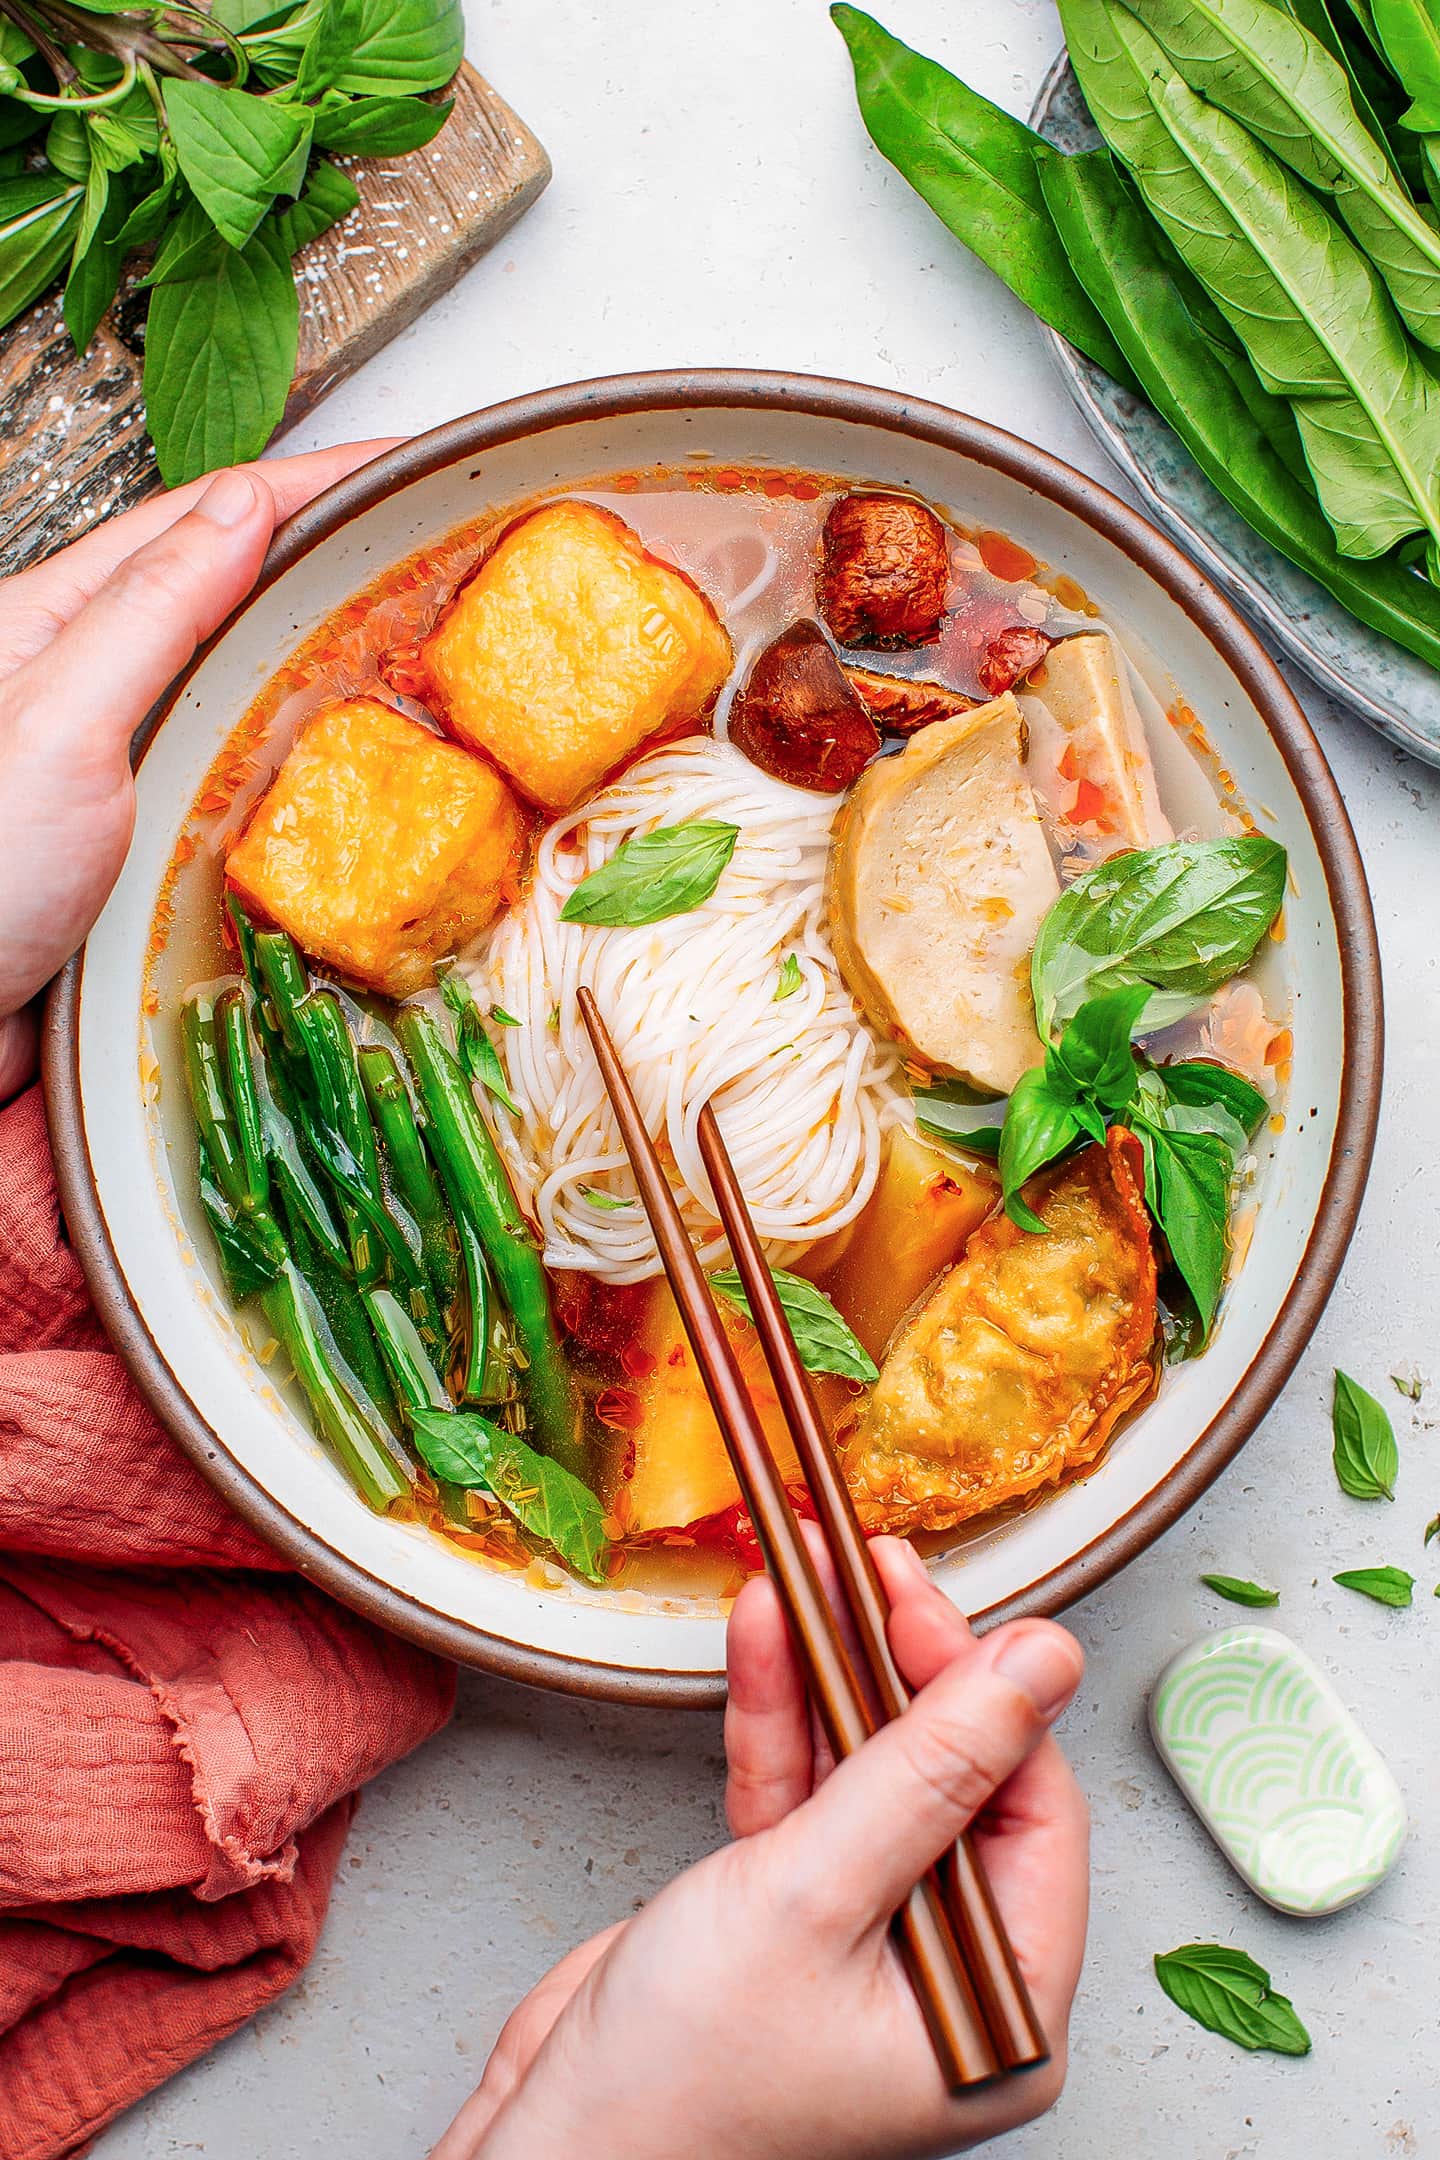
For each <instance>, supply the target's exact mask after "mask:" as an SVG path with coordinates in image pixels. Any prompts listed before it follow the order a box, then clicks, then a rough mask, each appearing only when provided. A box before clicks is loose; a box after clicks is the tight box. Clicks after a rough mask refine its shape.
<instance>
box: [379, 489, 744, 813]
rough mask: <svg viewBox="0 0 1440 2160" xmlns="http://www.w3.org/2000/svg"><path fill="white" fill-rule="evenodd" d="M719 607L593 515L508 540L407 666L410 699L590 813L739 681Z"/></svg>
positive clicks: (623, 531)
mask: <svg viewBox="0 0 1440 2160" xmlns="http://www.w3.org/2000/svg"><path fill="white" fill-rule="evenodd" d="M731 658H732V655H731V649H730V640H729V638H728V636H727V635H726V633H725V630H724V628H723V626H722V624H721V622H720V619H719V617H718V616H717V615H716V613H715V610H714V609H713V608H712V607H711V605H710V602H709V601H708V600H707V599H706V597H705V595H704V594H703V593H702V592H701V591H700V589H699V587H698V586H696V585H692V584H691V582H690V580H689V579H688V578H687V577H683V576H682V575H681V573H680V572H679V571H678V570H674V569H672V568H671V567H670V565H669V564H668V563H664V562H661V561H660V560H659V558H658V557H657V556H654V555H652V554H650V553H649V551H648V550H647V549H646V548H645V547H644V546H643V545H642V543H641V541H640V539H639V536H638V535H637V534H636V533H633V532H632V531H631V530H630V527H629V526H628V525H626V524H625V523H624V521H623V520H622V519H620V518H618V517H616V516H615V515H614V514H613V512H611V511H609V510H602V509H599V508H597V506H596V505H595V504H594V503H584V502H557V503H547V504H546V505H545V507H544V508H543V509H540V510H533V511H531V513H530V514H529V516H528V517H523V518H521V519H520V520H519V522H518V523H517V524H514V525H512V526H511V527H510V529H509V531H508V532H505V533H503V534H502V535H501V537H500V539H499V540H498V541H497V542H496V543H495V546H494V547H493V548H492V549H491V551H490V553H489V554H488V555H487V556H486V557H485V559H484V561H483V562H482V563H481V565H480V567H479V569H478V570H476V571H475V572H474V574H473V575H472V576H471V577H469V578H467V580H466V581H465V583H464V584H463V585H462V586H461V587H460V589H459V591H458V592H457V593H456V595H455V597H454V599H453V600H452V601H451V602H450V605H449V606H448V607H447V608H446V610H445V612H444V614H443V615H442V616H441V617H440V620H439V622H438V623H437V624H436V626H435V628H434V630H433V631H432V632H431V633H430V635H429V637H428V638H426V639H425V641H424V643H423V644H422V645H421V647H420V648H419V652H418V655H416V656H415V658H414V660H413V661H407V664H406V682H407V686H408V687H410V688H413V689H414V690H415V691H416V693H417V694H418V695H421V696H423V697H424V698H425V700H426V702H427V703H428V704H429V705H430V706H431V708H432V710H433V711H434V712H435V713H436V714H437V715H438V716H439V717H440V718H441V719H442V720H443V721H444V722H445V723H446V725H447V726H448V727H449V728H451V729H452V730H453V732H454V733H455V734H456V735H458V736H459V738H460V740H461V741H462V742H463V743H467V744H468V745H469V746H470V747H471V748H472V749H475V750H480V751H482V752H483V753H484V755H485V756H486V757H489V758H493V759H494V761H495V763H496V764H497V765H498V766H499V767H500V769H501V771H502V772H505V773H508V774H509V776H510V778H511V779H512V780H513V781H514V782H515V784H516V786H517V787H518V788H519V789H520V791H521V793H522V794H525V795H528V796H529V797H530V798H531V800H532V801H533V802H537V803H539V804H540V805H541V806H542V808H544V809H546V810H551V811H554V810H564V809H567V808H568V807H569V806H570V804H571V803H574V802H578V801H579V799H580V797H581V796H582V795H585V794H588V793H589V791H590V790H591V789H592V788H593V787H594V786H595V785H596V783H597V782H598V781H600V780H603V779H604V777H605V775H606V774H607V773H609V772H611V771H612V770H613V769H614V767H615V766H616V765H618V764H620V762H621V761H622V760H623V759H625V758H627V757H629V756H631V755H632V753H633V752H634V751H635V750H636V749H638V747H639V746H640V744H641V743H643V742H644V741H645V740H646V738H647V737H648V736H650V735H653V734H655V733H656V731H657V730H658V729H660V728H664V727H672V726H674V725H675V724H677V723H679V722H682V721H685V720H694V719H698V718H699V716H700V715H701V714H702V713H703V712H704V711H705V710H706V708H707V707H708V706H709V705H710V704H711V702H712V701H713V699H714V697H715V694H716V692H717V691H718V690H719V688H720V685H721V684H722V683H723V682H724V680H725V678H726V676H727V675H728V674H729V672H730V665H731Z"/></svg>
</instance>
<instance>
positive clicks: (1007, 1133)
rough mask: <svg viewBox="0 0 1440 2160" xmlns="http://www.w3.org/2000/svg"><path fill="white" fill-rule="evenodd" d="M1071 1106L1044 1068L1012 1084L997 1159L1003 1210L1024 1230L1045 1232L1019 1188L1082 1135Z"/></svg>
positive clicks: (1078, 1121)
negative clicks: (1055, 1088)
mask: <svg viewBox="0 0 1440 2160" xmlns="http://www.w3.org/2000/svg"><path fill="white" fill-rule="evenodd" d="M1083 1130H1084V1128H1083V1127H1082V1126H1081V1123H1080V1120H1079V1119H1078V1118H1077V1117H1076V1115H1075V1108H1074V1105H1073V1104H1072V1103H1069V1102H1064V1101H1062V1100H1060V1099H1059V1098H1058V1097H1057V1096H1056V1095H1055V1094H1054V1093H1053V1091H1052V1090H1051V1087H1050V1085H1049V1081H1048V1079H1047V1076H1046V1072H1045V1068H1044V1066H1043V1065H1037V1066H1035V1067H1034V1068H1033V1069H1032V1070H1031V1071H1030V1072H1027V1073H1022V1074H1021V1076H1020V1078H1019V1080H1018V1081H1017V1082H1016V1084H1015V1089H1014V1092H1013V1094H1012V1095H1011V1097H1010V1101H1009V1104H1008V1106H1007V1108H1006V1111H1005V1123H1004V1125H1003V1126H1002V1127H1001V1131H1000V1147H999V1153H998V1161H999V1164H1000V1184H1001V1189H1002V1191H1003V1192H1004V1195H1005V1212H1006V1214H1007V1215H1008V1216H1009V1217H1010V1220H1011V1221H1012V1222H1014V1223H1018V1224H1019V1225H1020V1228H1021V1229H1022V1230H1030V1231H1034V1232H1037V1233H1040V1234H1042V1235H1043V1234H1044V1232H1045V1225H1044V1223H1043V1222H1042V1221H1041V1220H1040V1217H1039V1216H1038V1215H1037V1214H1036V1213H1035V1210H1034V1209H1033V1208H1032V1207H1031V1206H1030V1205H1029V1203H1028V1202H1027V1201H1025V1200H1022V1199H1021V1197H1020V1188H1021V1186H1022V1185H1023V1184H1024V1183H1025V1180H1026V1179H1027V1178H1029V1177H1033V1176H1034V1174H1035V1172H1036V1171H1037V1170H1043V1169H1044V1167H1045V1165H1046V1163H1048V1162H1054V1160H1055V1159H1056V1157H1057V1156H1059V1155H1063V1154H1064V1153H1065V1152H1066V1150H1067V1149H1069V1148H1072V1147H1073V1146H1074V1145H1075V1142H1076V1141H1077V1140H1079V1139H1080V1138H1082V1137H1083Z"/></svg>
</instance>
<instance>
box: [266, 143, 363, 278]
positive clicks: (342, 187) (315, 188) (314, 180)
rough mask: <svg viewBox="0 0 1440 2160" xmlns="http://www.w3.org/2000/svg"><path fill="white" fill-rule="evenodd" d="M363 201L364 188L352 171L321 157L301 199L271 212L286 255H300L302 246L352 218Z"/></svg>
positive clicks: (307, 244)
mask: <svg viewBox="0 0 1440 2160" xmlns="http://www.w3.org/2000/svg"><path fill="white" fill-rule="evenodd" d="M359 200H360V190H359V189H358V188H357V187H356V185H355V183H354V181H353V180H352V179H351V178H350V175H349V173H346V172H341V170H340V167H339V166H338V165H331V164H330V163H329V162H328V161H327V160H325V159H319V160H317V162H316V163H315V164H314V165H312V166H311V168H310V175H309V178H308V179H307V180H306V182H305V191H304V193H303V194H302V195H301V197H300V199H299V201H298V202H293V203H291V204H290V205H289V206H288V207H287V208H286V209H283V210H272V211H271V213H270V215H271V219H272V221H273V223H274V226H275V230H276V232H277V233H278V234H279V236H280V244H281V246H282V247H283V248H284V250H285V252H286V254H287V255H298V254H299V252H300V250H301V248H303V247H308V246H309V245H310V242H311V241H312V240H318V239H319V237H320V235H321V233H323V232H329V230H330V227H331V226H332V225H338V224H339V222H340V220H341V218H343V217H348V216H349V215H350V212H351V211H352V210H353V209H354V208H355V207H356V205H357V204H358V203H359Z"/></svg>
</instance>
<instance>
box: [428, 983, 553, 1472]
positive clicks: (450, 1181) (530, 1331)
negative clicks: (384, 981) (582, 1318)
mask: <svg viewBox="0 0 1440 2160" xmlns="http://www.w3.org/2000/svg"><path fill="white" fill-rule="evenodd" d="M397 1032H398V1034H399V1037H400V1043H401V1047H402V1048H403V1050H404V1052H405V1055H406V1057H407V1058H408V1059H409V1062H410V1069H411V1072H412V1074H413V1076H414V1080H415V1085H416V1088H417V1090H418V1093H419V1097H420V1101H421V1103H422V1105H423V1107H424V1111H425V1117H426V1121H427V1137H428V1140H429V1144H430V1146H431V1148H432V1150H433V1151H434V1154H435V1158H436V1161H437V1162H438V1164H439V1166H440V1171H441V1175H442V1177H443V1178H444V1180H445V1185H446V1189H447V1191H448V1193H449V1195H450V1201H451V1205H452V1207H453V1208H454V1209H455V1211H456V1213H457V1215H459V1216H461V1217H462V1218H463V1219H464V1220H465V1221H467V1222H468V1223H469V1224H470V1226H471V1228H472V1229H473V1230H474V1232H475V1234H476V1236H477V1238H478V1239H479V1242H480V1244H481V1246H483V1248H484V1254H485V1258H486V1260H487V1261H488V1262H489V1265H490V1267H491V1269H492V1270H493V1272H494V1277H495V1282H496V1284H497V1286H498V1288H499V1291H500V1294H501V1296H502V1297H503V1298H504V1300H505V1303H506V1305H507V1306H508V1307H509V1310H510V1313H511V1315H512V1317H513V1320H514V1323H515V1335H516V1347H517V1349H518V1351H519V1352H520V1355H521V1357H522V1358H523V1360H524V1365H523V1373H522V1384H523V1392H524V1396H525V1399H526V1402H527V1404H528V1406H529V1410H530V1416H531V1420H532V1422H533V1425H534V1429H535V1431H536V1434H537V1435H538V1437H539V1439H540V1442H541V1444H542V1446H543V1447H544V1449H545V1451H546V1452H547V1454H550V1455H552V1456H553V1457H554V1458H555V1460H556V1461H557V1462H559V1463H562V1464H563V1465H564V1466H565V1468H566V1469H568V1470H571V1471H573V1472H576V1473H577V1474H578V1473H580V1472H581V1471H582V1469H583V1464H584V1457H583V1452H582V1449H581V1445H580V1416H579V1398H578V1395H577V1392H576V1388H575V1382H574V1379H573V1376H572V1374H571V1371H570V1367H569V1365H568V1363H567V1361H566V1358H565V1354H564V1352H563V1350H562V1349H561V1347H560V1337H559V1333H558V1331H557V1329H556V1326H555V1320H554V1316H553V1314H552V1312H551V1310H550V1289H549V1284H548V1281H547V1279H546V1275H545V1269H544V1265H543V1263H542V1262H541V1259H540V1251H539V1247H538V1246H537V1244H536V1242H535V1237H534V1234H533V1232H532V1231H531V1229H530V1226H529V1224H528V1223H527V1222H526V1221H525V1218H524V1216H523V1215H522V1214H521V1212H520V1209H519V1207H518V1205H517V1204H516V1200H515V1194H514V1192H513V1190H512V1189H511V1185H510V1180H509V1177H508V1176H507V1175H506V1171H505V1165H504V1164H503V1162H502V1161H501V1160H500V1157H499V1155H498V1153H497V1152H496V1148H495V1143H494V1141H493V1140H492V1139H491V1138H490V1135H489V1133H488V1132H487V1131H486V1129H485V1124H484V1121H483V1119H482V1118H481V1116H480V1113H479V1110H478V1109H477V1108H476V1105H475V1098H474V1096H473V1094H472V1093H471V1091H470V1085H469V1082H468V1080H467V1079H466V1076H465V1074H464V1073H463V1072H462V1071H461V1069H460V1067H459V1065H458V1064H457V1063H456V1061H455V1059H454V1058H453V1057H452V1055H451V1054H450V1051H449V1050H448V1049H447V1048H446V1045H445V1043H444V1041H443V1040H442V1038H441V1035H440V1030H439V1028H438V1026H437V1025H436V1022H435V1019H434V1017H433V1015H432V1014H430V1013H428V1012H426V1011H425V1010H424V1009H423V1007H420V1006H410V1007H408V1008H407V1009H406V1010H405V1011H404V1012H402V1013H401V1015H400V1019H399V1024H398V1029H397Z"/></svg>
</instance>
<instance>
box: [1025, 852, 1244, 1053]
mask: <svg viewBox="0 0 1440 2160" xmlns="http://www.w3.org/2000/svg"><path fill="white" fill-rule="evenodd" d="M1285 874H1286V857H1285V850H1284V848H1283V847H1282V846H1281V845H1280V843H1279V842H1278V841H1277V840H1270V839H1267V838H1265V837H1264V836H1263V835H1262V834H1258V833H1252V834H1243V835H1241V836H1240V837H1238V838H1235V839H1225V840H1189V841H1178V840H1177V841H1172V842H1170V843H1169V844H1168V845H1166V846H1164V847H1153V848H1137V849H1135V850H1134V851H1133V852H1132V853H1130V854H1127V855H1116V856H1112V857H1110V859H1109V860H1108V861H1106V862H1102V863H1097V864H1096V865H1095V867H1094V869H1093V870H1087V871H1086V872H1085V873H1084V875H1083V876H1082V877H1078V878H1077V879H1076V880H1075V882H1074V884H1073V885H1069V886H1067V887H1066V889H1065V891H1064V892H1063V893H1061V895H1060V897H1059V899H1058V900H1057V901H1056V902H1055V904H1054V905H1053V907H1051V908H1050V910H1049V912H1048V913H1047V914H1046V917H1045V920H1044V921H1043V922H1042V924H1041V925H1040V932H1039V935H1038V936H1037V938H1036V940H1035V949H1034V951H1033V953H1032V955H1031V960H1030V979H1031V987H1032V989H1033V991H1034V996H1035V1014H1036V1020H1037V1024H1038V1026H1039V1030H1040V1036H1041V1040H1042V1041H1044V1040H1047V1039H1049V1038H1050V1037H1051V1036H1053V1034H1054V1033H1055V1031H1056V1030H1057V1028H1061V1027H1063V1026H1064V1025H1065V1023H1066V1022H1067V1021H1068V1020H1070V1019H1072V1018H1073V1017H1074V1015H1075V1013H1076V1011H1077V1010H1078V1009H1079V1007H1080V1006H1081V1005H1082V1004H1084V1003H1085V1002H1086V1001H1087V1000H1088V999H1091V998H1094V997H1097V996H1099V995H1101V994H1102V993H1103V992H1105V991H1108V990H1114V989H1119V988H1123V987H1128V986H1132V985H1137V984H1142V983H1143V984H1146V985H1148V986H1149V988H1150V989H1151V991H1152V992H1153V995H1152V996H1151V997H1150V999H1149V1000H1148V1002H1147V1003H1146V1005H1145V1006H1144V1019H1145V1025H1146V1028H1147V1029H1155V1028H1159V1027H1163V1026H1164V1025H1165V1024H1166V1023H1167V1021H1170V1020H1176V1019H1180V1018H1182V1017H1183V1016H1184V1015H1185V1014H1186V1013H1188V1012H1191V1011H1193V1010H1194V1008H1195V1006H1196V1005H1197V1004H1198V1003H1199V1002H1201V1001H1202V1000H1203V999H1205V998H1206V997H1208V996H1209V995H1210V994H1211V992H1212V991H1214V990H1218V989H1219V987H1220V985H1221V984H1222V983H1225V982H1228V981H1229V980H1230V978H1231V976H1232V975H1238V974H1239V973H1240V971H1241V969H1242V968H1245V967H1248V965H1249V963H1250V961H1251V960H1252V959H1253V958H1254V955H1255V950H1256V947H1257V946H1258V945H1259V943H1260V940H1261V938H1262V937H1264V935H1265V933H1266V931H1267V930H1268V929H1269V928H1270V925H1271V924H1272V923H1273V922H1274V920H1275V917H1276V915H1277V914H1278V913H1279V911H1280V905H1281V902H1282V901H1283V899H1284V897H1285Z"/></svg>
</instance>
